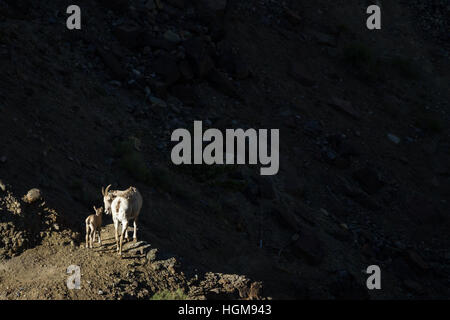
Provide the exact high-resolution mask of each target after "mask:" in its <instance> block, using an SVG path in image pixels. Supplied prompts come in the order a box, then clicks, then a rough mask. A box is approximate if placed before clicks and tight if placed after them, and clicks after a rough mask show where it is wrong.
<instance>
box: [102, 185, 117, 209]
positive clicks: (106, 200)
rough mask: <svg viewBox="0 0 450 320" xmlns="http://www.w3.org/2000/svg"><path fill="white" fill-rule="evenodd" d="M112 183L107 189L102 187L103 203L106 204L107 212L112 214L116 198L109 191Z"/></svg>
mask: <svg viewBox="0 0 450 320" xmlns="http://www.w3.org/2000/svg"><path fill="white" fill-rule="evenodd" d="M110 187H111V185H109V186H107V187H106V189H103V187H102V194H103V203H104V204H105V213H106V214H111V203H112V201H113V200H114V196H113V195H112V193H111V192H109V188H110Z"/></svg>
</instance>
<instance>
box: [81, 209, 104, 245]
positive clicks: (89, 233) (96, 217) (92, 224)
mask: <svg viewBox="0 0 450 320" xmlns="http://www.w3.org/2000/svg"><path fill="white" fill-rule="evenodd" d="M94 210H95V214H91V215H90V216H89V217H87V218H86V220H85V222H86V248H92V242H93V241H95V233H97V234H98V243H99V244H100V246H102V236H101V235H100V229H101V227H102V214H103V208H102V207H100V208H98V209H97V208H96V207H95V206H94Z"/></svg>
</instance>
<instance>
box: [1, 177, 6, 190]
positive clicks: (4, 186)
mask: <svg viewBox="0 0 450 320" xmlns="http://www.w3.org/2000/svg"><path fill="white" fill-rule="evenodd" d="M0 190H2V191H3V192H5V191H6V185H5V184H4V183H3V181H2V180H1V179H0Z"/></svg>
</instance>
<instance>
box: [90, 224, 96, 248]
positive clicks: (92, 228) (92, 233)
mask: <svg viewBox="0 0 450 320" xmlns="http://www.w3.org/2000/svg"><path fill="white" fill-rule="evenodd" d="M89 228H90V233H89V234H90V237H89V248H91V249H92V240H93V239H94V237H95V229H94V227H93V226H92V224H91V225H89Z"/></svg>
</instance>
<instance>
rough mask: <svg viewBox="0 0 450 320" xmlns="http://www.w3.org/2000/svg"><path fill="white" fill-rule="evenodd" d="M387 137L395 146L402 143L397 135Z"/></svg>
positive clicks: (389, 134) (390, 134)
mask: <svg viewBox="0 0 450 320" xmlns="http://www.w3.org/2000/svg"><path fill="white" fill-rule="evenodd" d="M387 137H388V139H389V140H390V141H392V142H393V143H395V144H399V143H400V141H401V140H400V138H399V137H397V136H396V135H393V134H392V133H388V135H387Z"/></svg>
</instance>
